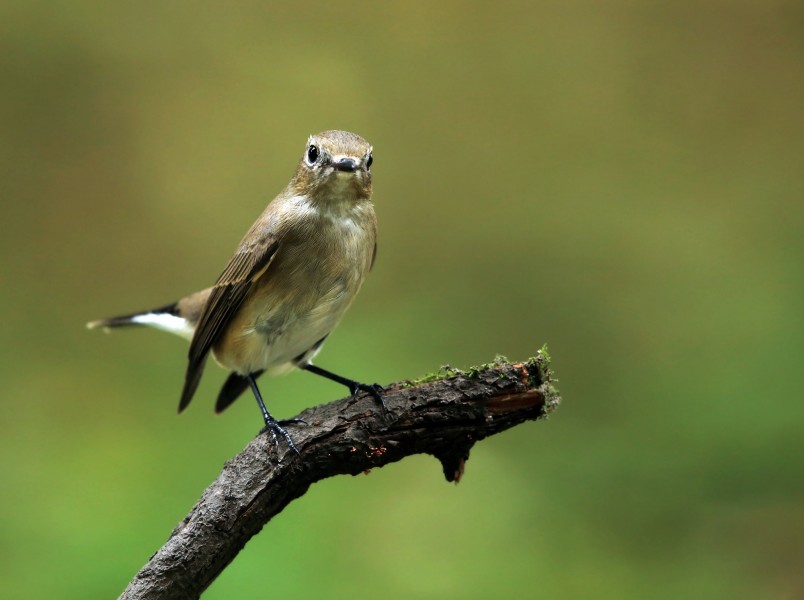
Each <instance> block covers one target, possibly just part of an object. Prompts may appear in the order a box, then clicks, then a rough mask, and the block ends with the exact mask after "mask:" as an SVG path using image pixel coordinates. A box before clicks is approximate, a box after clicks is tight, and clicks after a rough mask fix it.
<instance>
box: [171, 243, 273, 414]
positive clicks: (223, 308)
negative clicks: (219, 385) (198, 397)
mask: <svg viewBox="0 0 804 600" xmlns="http://www.w3.org/2000/svg"><path fill="white" fill-rule="evenodd" d="M249 237H252V236H247V239H248V238H249ZM278 247H279V240H278V238H277V236H276V235H275V234H273V233H271V232H265V233H264V234H263V235H261V236H259V237H258V239H257V240H256V241H253V240H249V241H247V242H243V243H242V244H241V245H240V247H239V248H238V249H237V252H235V255H234V256H233V257H232V260H230V261H229V264H228V266H227V267H226V269H224V271H223V273H222V274H221V276H220V277H219V278H218V281H217V282H216V283H215V286H214V287H213V288H212V292H211V293H210V295H209V300H208V301H207V304H206V306H205V307H204V310H203V312H202V313H201V317H200V318H199V320H198V325H196V328H195V334H194V335H193V339H192V342H190V352H189V354H188V358H189V360H190V362H189V364H188V365H187V374H186V375H185V378H184V389H183V390H182V392H181V400H180V401H179V412H181V411H183V410H184V409H185V408H186V407H187V405H188V404H189V403H190V400H191V399H192V397H193V394H194V393H195V390H196V388H197V387H198V383H199V382H200V381H201V373H203V371H204V364H205V363H206V360H207V355H208V354H209V351H210V349H211V348H212V346H213V344H215V342H216V341H217V340H218V338H219V337H220V335H221V334H222V333H223V331H224V330H225V329H226V326H227V325H228V324H229V323H230V322H231V320H232V318H233V317H234V315H235V314H236V313H237V310H238V309H239V308H240V305H241V304H242V303H243V300H244V299H245V298H246V296H247V295H248V292H249V290H250V289H251V286H252V285H253V284H254V282H255V281H256V280H257V279H259V278H260V276H262V274H263V273H265V270H266V269H267V268H268V265H269V264H270V263H271V259H272V258H273V257H274V255H275V254H276V250H277V248H278Z"/></svg>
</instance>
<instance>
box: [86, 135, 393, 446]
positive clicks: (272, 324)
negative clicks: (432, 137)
mask: <svg viewBox="0 0 804 600" xmlns="http://www.w3.org/2000/svg"><path fill="white" fill-rule="evenodd" d="M372 161H373V158H372V147H371V145H370V144H369V143H368V142H367V141H366V140H364V139H363V138H361V137H360V136H357V135H355V134H353V133H349V132H346V131H325V132H323V133H319V134H317V135H313V136H310V138H309V139H308V141H307V144H306V146H305V150H304V155H303V156H302V159H301V161H299V165H298V167H297V168H296V172H295V174H294V175H293V177H292V179H291V180H290V183H288V185H287V187H285V189H284V190H283V191H282V192H280V194H279V195H278V196H277V197H276V198H274V200H273V201H272V202H271V203H270V204H269V205H268V207H267V208H266V209H265V211H264V212H263V213H262V214H261V215H260V217H259V218H258V219H257V221H256V223H254V225H252V226H251V229H249V230H248V232H247V233H246V235H245V236H244V237H243V239H242V241H241V242H240V245H239V246H238V247H237V249H236V250H235V253H234V256H233V257H232V258H231V260H230V261H229V264H228V265H227V266H226V268H225V269H224V270H223V273H222V274H221V276H220V277H219V278H218V280H217V282H216V283H215V285H214V286H212V287H211V288H207V289H205V290H202V291H200V292H196V293H194V294H191V295H189V296H187V297H185V298H182V299H181V300H179V301H177V302H174V303H173V304H169V305H167V306H163V307H161V308H156V309H153V310H149V311H145V312H140V313H134V314H130V315H124V316H120V317H112V318H109V319H101V320H99V321H92V322H91V323H88V324H87V326H88V327H89V328H91V329H94V328H97V327H104V328H114V327H123V326H129V325H147V326H151V327H155V328H157V329H163V330H165V331H169V332H172V333H175V334H177V335H180V336H182V337H185V338H188V339H189V340H190V351H189V355H188V358H189V363H188V365H187V373H186V376H185V381H184V389H183V390H182V393H181V399H180V401H179V412H181V411H182V410H184V409H185V408H186V407H187V405H188V404H189V403H190V400H191V399H192V397H193V394H194V393H195V391H196V389H197V387H198V384H199V382H200V380H201V375H202V373H203V370H204V366H205V364H206V361H207V358H208V356H209V355H210V354H212V356H213V358H214V359H215V360H216V361H217V362H218V363H219V364H220V365H222V366H223V367H225V368H227V369H229V370H231V374H230V375H229V377H228V379H227V380H226V382H225V383H224V385H223V388H222V389H221V391H220V394H219V395H218V400H217V402H216V404H215V410H216V412H221V411H222V410H224V409H225V408H226V407H228V406H229V405H230V404H231V403H232V402H234V401H235V400H236V399H237V398H238V396H240V394H242V393H243V392H244V391H245V390H246V389H247V388H249V387H250V388H251V390H252V392H253V393H254V396H255V398H256V399H257V404H258V405H259V407H260V410H261V411H262V416H263V420H264V421H265V427H266V429H267V430H268V431H269V432H270V433H271V435H272V436H273V438H274V441H275V442H276V441H277V434H279V435H281V436H283V437H284V438H285V440H286V441H287V443H288V445H289V446H290V448H291V449H292V450H294V451H295V452H296V453H297V454H298V450H297V449H296V446H295V445H294V444H293V440H292V439H291V437H290V435H288V433H287V431H285V429H284V428H283V427H282V425H281V424H280V422H278V421H277V420H276V419H274V418H273V417H272V416H271V414H270V413H269V412H268V410H267V409H266V407H265V402H264V401H263V399H262V396H261V394H260V390H259V388H258V387H257V382H256V379H257V377H259V376H260V375H261V374H262V373H264V372H268V373H282V372H287V371H289V370H291V369H293V368H299V369H304V370H306V371H309V372H311V373H315V374H316V375H321V376H323V377H326V378H328V379H331V380H333V381H336V382H338V383H340V384H343V385H345V386H347V387H348V388H349V390H350V391H351V393H352V394H357V393H358V392H360V391H366V392H369V393H370V394H371V395H373V396H374V398H376V400H377V401H378V402H379V403H380V404H382V396H381V395H380V391H381V389H382V388H381V387H380V386H379V385H377V384H373V385H367V384H363V383H358V382H357V381H354V380H352V379H347V378H345V377H341V376H340V375H336V374H335V373H332V372H330V371H327V370H325V369H322V368H321V367H318V366H316V365H314V364H313V363H312V359H313V357H314V356H315V354H316V353H317V352H318V351H319V350H320V349H321V346H322V344H323V343H324V341H325V340H326V338H327V336H328V335H329V334H330V332H331V331H332V330H333V329H334V328H335V326H336V325H337V324H338V321H340V319H341V317H343V314H344V313H345V312H346V309H347V308H349V305H350V304H351V303H352V301H353V300H354V298H355V296H356V295H357V292H358V291H359V290H360V286H361V285H362V284H363V280H364V279H365V277H366V275H367V274H368V272H369V271H370V270H371V267H372V265H373V264H374V258H375V256H376V253H377V242H376V233H377V218H376V216H375V214H374V207H373V205H372V203H371V164H372Z"/></svg>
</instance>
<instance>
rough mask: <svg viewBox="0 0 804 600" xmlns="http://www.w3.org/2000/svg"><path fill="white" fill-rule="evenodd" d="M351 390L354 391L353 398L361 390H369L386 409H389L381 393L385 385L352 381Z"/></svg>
mask: <svg viewBox="0 0 804 600" xmlns="http://www.w3.org/2000/svg"><path fill="white" fill-rule="evenodd" d="M349 391H350V392H352V397H353V398H354V397H355V396H357V395H358V394H359V393H360V392H368V393H369V394H371V396H372V397H373V398H374V399H375V400H376V401H377V403H378V404H379V405H380V406H381V407H382V409H383V410H384V411H385V410H388V409H387V408H386V406H385V400H383V397H382V394H381V393H380V392H382V391H383V387H382V386H381V385H380V384H379V383H359V382H357V381H352V382H351V383H350V385H349Z"/></svg>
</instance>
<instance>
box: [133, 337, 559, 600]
mask: <svg viewBox="0 0 804 600" xmlns="http://www.w3.org/2000/svg"><path fill="white" fill-rule="evenodd" d="M552 383H553V379H552V372H551V371H550V369H549V357H548V356H547V354H546V353H545V352H542V351H540V352H539V353H538V354H537V356H536V357H535V358H532V359H530V360H528V361H527V362H525V363H514V364H512V363H509V362H507V361H506V360H505V359H502V358H498V359H497V360H495V361H494V363H491V364H489V365H483V366H482V367H476V368H473V369H470V370H469V371H466V372H463V371H459V370H457V369H451V368H449V367H442V369H441V370H440V371H439V372H438V373H437V374H435V375H431V376H428V377H425V378H423V379H421V380H418V381H415V382H404V383H401V384H393V385H391V386H388V387H387V388H386V389H385V391H384V393H383V397H384V399H385V403H386V406H387V409H388V410H387V413H383V411H382V410H381V409H379V408H378V407H377V404H376V402H375V401H374V400H373V399H372V398H371V397H370V396H368V395H366V394H362V395H360V396H358V397H357V398H351V397H350V398H344V399H341V400H337V401H335V402H331V403H329V404H325V405H321V406H316V407H314V408H310V409H307V410H305V411H304V412H302V413H301V414H300V415H299V417H300V418H302V419H304V420H305V421H306V422H307V425H303V424H302V425H298V426H288V430H289V432H290V434H291V436H292V437H293V440H294V442H295V444H296V446H297V447H298V448H299V451H300V452H301V456H296V455H295V454H293V453H292V452H291V451H290V450H289V449H288V448H287V446H286V445H285V444H284V443H281V444H280V446H279V449H278V453H279V458H280V460H279V461H277V448H275V447H274V445H273V441H272V439H271V437H270V435H267V434H262V435H259V436H257V438H255V439H254V440H253V441H252V442H251V443H249V444H248V446H246V448H245V449H244V450H243V451H242V452H241V453H240V454H238V455H237V456H235V457H234V458H233V459H232V460H230V461H229V462H227V463H226V465H224V468H223V471H222V472H221V474H220V475H219V476H218V478H217V479H216V480H215V481H214V482H213V483H212V485H210V486H209V487H208V488H207V489H206V491H205V492H204V493H203V495H202V496H201V499H200V500H199V501H198V503H197V504H196V505H195V506H194V507H193V509H192V510H191V511H190V514H189V515H187V516H186V517H185V518H184V520H182V522H181V523H179V525H178V526H177V527H176V528H175V529H174V530H173V533H172V534H171V536H170V539H168V541H167V542H166V543H165V545H164V546H162V548H160V549H159V550H158V551H157V552H156V553H155V554H154V555H153V556H152V557H151V559H150V560H149V561H148V563H147V564H146V565H145V566H144V567H143V568H142V569H141V570H140V571H139V573H137V575H136V576H135V577H134V579H133V580H132V581H131V583H130V584H129V585H128V587H127V588H126V590H125V591H124V592H123V594H122V595H121V596H120V598H123V599H126V600H131V599H135V598H136V599H138V600H139V599H144V598H158V599H160V600H162V599H167V598H198V597H199V596H200V595H201V592H203V591H204V590H205V589H206V588H207V587H208V586H209V585H210V584H211V583H212V582H213V581H214V580H215V578H216V577H217V576H218V575H220V573H221V572H222V571H223V569H224V568H226V566H227V565H228V564H229V563H230V562H232V560H233V559H234V557H235V556H236V555H237V553H238V552H239V551H240V550H241V549H242V548H243V546H245V544H246V542H247V541H248V540H249V539H250V538H251V537H252V536H253V535H255V534H256V533H258V532H259V531H260V529H262V527H263V525H265V524H266V523H267V522H268V521H269V520H270V519H271V518H272V517H273V516H275V515H277V514H278V513H279V512H281V511H282V509H283V508H284V507H285V506H287V505H288V504H289V503H290V502H291V501H292V500H294V499H296V498H298V497H300V496H302V495H303V494H304V493H305V492H306V491H307V489H308V488H309V487H310V485H311V484H313V483H315V482H316V481H320V480H322V479H325V478H327V477H331V476H333V475H341V474H351V475H356V474H359V473H363V472H365V471H367V470H369V469H372V468H376V467H382V466H384V465H387V464H389V463H392V462H396V461H398V460H401V459H402V458H404V457H405V456H410V455H413V454H422V453H424V454H432V455H433V456H435V457H436V458H437V459H438V460H439V461H440V462H441V465H442V466H443V469H444V475H445V476H446V478H447V481H455V482H456V483H457V482H458V481H459V480H460V478H461V476H462V475H463V469H464V463H465V462H466V460H467V459H468V458H469V450H470V449H471V447H472V446H473V445H474V444H475V442H477V441H479V440H482V439H483V438H485V437H488V436H490V435H494V434H496V433H499V432H501V431H504V430H506V429H509V428H510V427H513V426H515V425H518V424H520V423H523V422H524V421H528V420H535V419H538V418H540V417H544V416H546V415H548V414H549V413H550V412H552V411H553V410H554V409H555V408H556V406H558V403H559V401H560V398H559V395H558V392H557V390H556V389H555V388H554V387H553V385H552Z"/></svg>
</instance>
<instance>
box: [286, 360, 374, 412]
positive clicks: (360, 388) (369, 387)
mask: <svg viewBox="0 0 804 600" xmlns="http://www.w3.org/2000/svg"><path fill="white" fill-rule="evenodd" d="M301 368H302V369H304V370H305V371H310V373H315V374H316V375H321V377H326V378H327V379H329V380H331V381H335V382H337V383H340V384H341V385H345V386H346V387H348V388H349V391H350V392H352V396H357V393H358V392H368V393H369V394H371V395H372V396H373V397H374V399H375V400H376V401H377V402H378V403H379V405H380V406H382V408H383V410H385V401H384V400H383V399H382V395H380V392H381V391H382V386H381V385H380V384H379V383H372V384H367V383H359V382H357V381H354V380H353V379H347V378H346V377H341V376H340V375H336V374H335V373H333V372H331V371H327V370H326V369H322V368H321V367H317V366H315V365H314V364H312V363H307V364H306V365H304V366H302V367H301Z"/></svg>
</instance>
